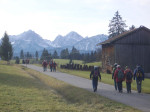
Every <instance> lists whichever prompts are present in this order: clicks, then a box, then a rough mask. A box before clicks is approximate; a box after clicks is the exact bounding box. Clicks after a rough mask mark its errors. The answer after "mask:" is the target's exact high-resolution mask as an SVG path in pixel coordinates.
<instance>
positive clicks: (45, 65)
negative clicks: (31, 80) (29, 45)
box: [42, 60, 47, 72]
mask: <svg viewBox="0 0 150 112" xmlns="http://www.w3.org/2000/svg"><path fill="white" fill-rule="evenodd" d="M42 66H43V72H45V71H46V68H47V62H46V61H45V60H44V61H43V62H42Z"/></svg>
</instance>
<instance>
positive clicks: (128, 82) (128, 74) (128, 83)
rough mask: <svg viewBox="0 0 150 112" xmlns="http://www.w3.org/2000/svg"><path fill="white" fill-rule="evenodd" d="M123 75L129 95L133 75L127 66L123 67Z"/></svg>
mask: <svg viewBox="0 0 150 112" xmlns="http://www.w3.org/2000/svg"><path fill="white" fill-rule="evenodd" d="M124 75H125V79H126V87H127V93H131V83H132V78H133V73H132V70H131V69H130V68H129V67H128V66H126V67H125V71H124Z"/></svg>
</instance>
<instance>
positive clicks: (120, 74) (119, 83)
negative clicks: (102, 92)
mask: <svg viewBox="0 0 150 112" xmlns="http://www.w3.org/2000/svg"><path fill="white" fill-rule="evenodd" d="M114 78H115V79H116V82H117V86H118V90H119V93H122V92H123V91H122V81H124V78H125V76H124V71H123V70H122V69H121V66H120V65H117V69H116V70H115V74H114Z"/></svg>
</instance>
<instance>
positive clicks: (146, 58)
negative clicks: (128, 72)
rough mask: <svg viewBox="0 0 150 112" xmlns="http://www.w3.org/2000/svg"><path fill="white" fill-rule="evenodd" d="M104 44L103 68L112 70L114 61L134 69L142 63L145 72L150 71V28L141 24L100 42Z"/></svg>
mask: <svg viewBox="0 0 150 112" xmlns="http://www.w3.org/2000/svg"><path fill="white" fill-rule="evenodd" d="M98 45H102V69H103V70H104V71H105V72H112V66H113V65H114V63H118V64H119V65H121V67H123V68H124V67H125V66H129V67H130V68H131V69H132V70H134V69H135V67H136V65H137V64H140V65H141V66H142V67H143V69H144V71H145V73H150V29H148V28H146V27H144V26H140V27H139V28H136V29H134V30H131V31H128V32H125V33H123V34H120V35H118V36H116V37H113V38H109V39H108V40H106V41H104V42H102V43H99V44H98Z"/></svg>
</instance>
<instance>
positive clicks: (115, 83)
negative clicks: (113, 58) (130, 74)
mask: <svg viewBox="0 0 150 112" xmlns="http://www.w3.org/2000/svg"><path fill="white" fill-rule="evenodd" d="M116 69H117V63H115V64H114V67H113V72H112V79H114V86H115V90H117V82H116V79H115V78H114V73H115V70H116Z"/></svg>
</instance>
